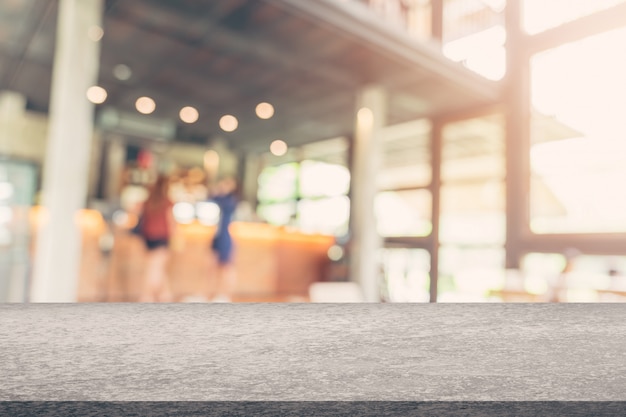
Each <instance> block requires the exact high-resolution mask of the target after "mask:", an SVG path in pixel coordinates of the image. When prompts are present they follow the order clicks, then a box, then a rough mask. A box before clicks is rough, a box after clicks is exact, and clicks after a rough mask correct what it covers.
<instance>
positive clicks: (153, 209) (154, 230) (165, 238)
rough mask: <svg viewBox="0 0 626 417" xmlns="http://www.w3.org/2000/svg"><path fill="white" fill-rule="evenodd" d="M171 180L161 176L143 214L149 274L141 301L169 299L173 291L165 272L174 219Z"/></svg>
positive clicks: (143, 235)
mask: <svg viewBox="0 0 626 417" xmlns="http://www.w3.org/2000/svg"><path fill="white" fill-rule="evenodd" d="M168 185H169V184H168V180H167V178H166V177H164V176H159V177H158V178H157V180H156V182H155V183H154V185H153V186H152V188H151V189H150V193H149V195H148V198H147V199H146V201H145V203H144V206H143V210H142V213H141V216H140V219H141V220H140V221H141V224H140V228H139V231H140V235H141V237H142V238H143V240H144V242H145V243H146V248H147V250H148V251H147V255H146V276H145V281H144V286H143V291H142V294H141V296H140V299H139V301H140V302H155V301H160V302H170V301H172V294H171V291H170V288H169V284H168V282H167V277H166V276H165V268H166V264H167V261H168V259H169V241H170V237H171V235H172V232H173V231H174V227H175V224H176V223H175V221H174V216H173V213H172V206H173V204H172V202H171V201H170V199H169V198H168Z"/></svg>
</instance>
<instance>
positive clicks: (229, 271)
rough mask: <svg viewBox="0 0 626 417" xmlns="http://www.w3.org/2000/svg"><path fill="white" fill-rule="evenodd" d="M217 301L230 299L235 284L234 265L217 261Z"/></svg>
mask: <svg viewBox="0 0 626 417" xmlns="http://www.w3.org/2000/svg"><path fill="white" fill-rule="evenodd" d="M217 279H218V282H217V294H216V296H215V299H216V300H217V301H231V300H232V296H233V293H234V291H235V286H236V284H237V275H236V274H235V268H234V266H233V265H232V264H231V263H230V262H229V263H224V264H221V263H218V266H217Z"/></svg>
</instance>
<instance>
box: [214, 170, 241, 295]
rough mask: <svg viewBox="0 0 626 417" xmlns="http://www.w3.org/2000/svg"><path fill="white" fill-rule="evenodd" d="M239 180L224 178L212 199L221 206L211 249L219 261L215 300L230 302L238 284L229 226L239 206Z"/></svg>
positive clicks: (219, 182)
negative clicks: (237, 192)
mask: <svg viewBox="0 0 626 417" xmlns="http://www.w3.org/2000/svg"><path fill="white" fill-rule="evenodd" d="M236 191H237V182H236V180H235V179H234V178H232V177H227V178H224V179H222V180H220V181H218V183H217V184H216V186H215V188H214V190H213V192H212V193H211V194H212V195H211V196H210V200H211V201H213V202H214V203H215V204H217V205H218V206H219V208H220V220H219V223H218V224H217V230H216V231H215V236H214V237H213V241H212V242H211V249H212V251H213V253H214V255H215V258H216V263H217V274H216V275H217V276H216V281H215V282H214V284H215V286H216V294H215V297H214V298H213V301H215V302H229V301H231V300H232V294H233V292H234V290H235V285H236V284H237V277H236V274H235V269H234V266H233V263H232V258H233V239H232V236H231V235H230V231H229V229H228V227H229V226H230V223H231V221H232V219H233V215H234V214H235V209H236V208H237V194H236Z"/></svg>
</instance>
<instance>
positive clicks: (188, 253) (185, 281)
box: [108, 223, 333, 301]
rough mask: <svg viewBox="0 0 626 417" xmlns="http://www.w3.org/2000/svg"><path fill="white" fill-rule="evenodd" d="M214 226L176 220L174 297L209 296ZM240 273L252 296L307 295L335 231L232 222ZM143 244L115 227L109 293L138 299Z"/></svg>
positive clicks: (240, 284) (244, 292) (240, 283)
mask: <svg viewBox="0 0 626 417" xmlns="http://www.w3.org/2000/svg"><path fill="white" fill-rule="evenodd" d="M214 233H215V227H212V226H205V225H202V224H200V223H193V224H188V225H178V228H177V230H176V233H175V234H174V236H173V238H172V241H171V245H170V246H171V258H170V262H169V267H168V276H169V280H170V283H171V287H172V291H173V293H174V296H175V299H177V300H180V299H183V298H185V297H189V296H205V295H206V294H207V293H208V292H209V290H210V283H211V282H210V280H211V279H212V276H214V274H215V268H216V263H215V258H214V256H213V253H212V252H211V250H210V247H211V239H212V237H213V235H214ZM231 234H232V236H233V240H234V244H235V249H234V259H233V263H234V266H235V270H236V274H237V288H236V294H237V295H239V296H244V297H250V296H252V297H253V298H254V296H258V297H261V298H263V297H266V298H267V297H270V296H276V295H294V296H306V294H307V292H308V288H309V285H310V284H311V283H312V282H315V281H319V280H322V279H323V272H324V269H325V268H326V266H327V263H328V257H327V255H326V254H327V251H328V248H329V247H330V246H331V245H332V244H333V238H332V236H322V235H305V234H302V233H299V232H295V231H288V230H285V229H283V228H278V227H274V226H271V225H267V224H260V223H233V224H232V225H231ZM144 254H145V248H144V246H143V242H142V241H141V239H140V238H138V237H137V236H134V235H132V234H130V233H128V232H127V231H125V230H117V231H116V232H115V246H114V249H113V252H112V254H111V259H110V275H109V286H108V287H109V288H108V292H109V298H110V300H111V301H134V300H135V299H136V298H137V295H138V293H139V289H140V285H141V282H142V280H143V269H144V265H143V264H144V259H143V258H144Z"/></svg>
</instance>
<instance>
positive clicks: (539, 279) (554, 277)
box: [521, 250, 626, 302]
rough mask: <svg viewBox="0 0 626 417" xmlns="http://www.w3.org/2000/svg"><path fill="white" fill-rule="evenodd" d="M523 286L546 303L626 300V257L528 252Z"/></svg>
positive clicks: (571, 252)
mask: <svg viewBox="0 0 626 417" xmlns="http://www.w3.org/2000/svg"><path fill="white" fill-rule="evenodd" d="M521 267H522V272H523V277H524V287H525V289H526V290H527V291H528V292H534V293H536V294H540V295H542V300H543V301H561V302H624V301H626V257H624V256H598V255H583V254H579V253H576V252H575V251H573V250H570V251H569V252H568V253H566V254H565V255H563V254H553V253H529V254H527V255H526V256H524V258H523V259H522V265H521Z"/></svg>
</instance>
